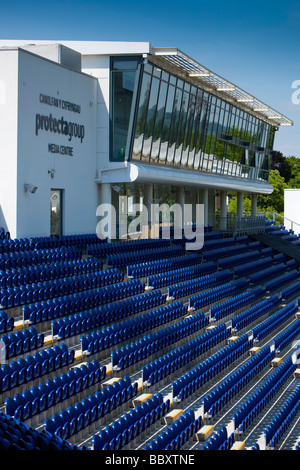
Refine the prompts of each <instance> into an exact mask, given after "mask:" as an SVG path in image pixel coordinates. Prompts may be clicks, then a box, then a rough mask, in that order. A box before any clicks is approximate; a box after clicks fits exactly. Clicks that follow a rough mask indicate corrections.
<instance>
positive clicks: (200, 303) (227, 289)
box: [188, 277, 249, 310]
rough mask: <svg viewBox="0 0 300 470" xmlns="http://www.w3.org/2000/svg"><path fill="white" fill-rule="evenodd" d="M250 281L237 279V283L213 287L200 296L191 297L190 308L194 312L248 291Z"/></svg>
mask: <svg viewBox="0 0 300 470" xmlns="http://www.w3.org/2000/svg"><path fill="white" fill-rule="evenodd" d="M248 285H249V281H248V280H247V279H246V278H244V277H243V278H241V279H237V280H235V281H231V282H228V283H226V284H222V285H221V286H217V287H213V288H212V289H209V290H207V291H205V292H201V293H200V294H196V295H193V296H192V297H189V299H188V300H189V307H190V308H191V309H194V310H198V309H199V308H202V307H205V306H206V305H210V304H212V303H214V302H217V301H218V300H221V299H224V298H225V297H230V296H231V295H233V294H234V293H237V292H239V291H241V290H243V289H246V288H247V286H248Z"/></svg>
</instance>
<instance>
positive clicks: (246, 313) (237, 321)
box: [230, 294, 281, 331]
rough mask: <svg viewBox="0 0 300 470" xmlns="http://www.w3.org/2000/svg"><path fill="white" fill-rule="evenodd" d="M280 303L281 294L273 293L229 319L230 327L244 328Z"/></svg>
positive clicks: (237, 329)
mask: <svg viewBox="0 0 300 470" xmlns="http://www.w3.org/2000/svg"><path fill="white" fill-rule="evenodd" d="M280 304H281V296H280V295H279V294H274V295H272V296H271V297H269V298H267V299H264V300H262V301H260V302H258V303H256V304H255V305H252V306H251V307H249V308H247V309H246V310H243V311H242V312H240V313H238V314H237V315H235V316H234V317H232V318H231V319H230V322H231V327H232V329H235V330H236V331H239V330H241V329H243V328H245V327H246V326H247V325H249V324H250V323H253V322H254V321H255V320H257V319H258V318H260V317H261V316H263V315H265V314H266V313H268V312H270V311H271V310H273V309H274V308H275V307H277V306H278V305H280Z"/></svg>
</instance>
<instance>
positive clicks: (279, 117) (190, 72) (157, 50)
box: [149, 47, 294, 126]
mask: <svg viewBox="0 0 300 470" xmlns="http://www.w3.org/2000/svg"><path fill="white" fill-rule="evenodd" d="M149 57H152V58H155V59H156V61H157V62H158V64H159V63H160V62H161V64H163V63H165V64H166V65H168V66H169V67H171V68H176V69H177V70H178V71H180V72H181V73H182V74H183V75H184V76H185V77H186V78H189V79H191V80H193V81H196V82H198V84H199V86H200V87H202V88H204V89H206V90H208V91H210V92H212V93H214V94H215V95H217V96H219V97H220V98H223V99H225V100H227V101H230V102H231V103H234V104H235V105H236V106H239V107H241V108H243V109H245V110H247V111H248V112H250V113H251V114H254V115H256V116H257V117H258V118H259V119H263V120H264V121H267V122H268V123H269V124H271V125H273V126H293V124H294V123H293V121H292V120H291V119H289V118H287V117H286V116H284V115H283V114H281V113H279V112H278V111H275V110H274V109H273V108H271V107H270V106H268V105H266V104H265V103H263V102H262V101H260V100H259V99H257V98H255V97H254V96H253V95H251V94H250V93H248V92H246V91H244V90H243V89H242V88H240V87H238V86H237V85H235V84H233V83H231V82H229V81H228V80H226V79H225V78H223V77H221V76H220V75H218V74H216V73H214V72H212V71H211V70H209V69H208V68H207V67H204V66H203V65H201V64H199V63H198V62H197V61H195V60H194V59H192V58H190V57H189V56H188V55H186V54H184V53H183V52H182V51H180V50H179V49H177V48H174V47H165V48H164V47H152V48H151V55H150V56H149Z"/></svg>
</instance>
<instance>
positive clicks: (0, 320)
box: [0, 310, 15, 334]
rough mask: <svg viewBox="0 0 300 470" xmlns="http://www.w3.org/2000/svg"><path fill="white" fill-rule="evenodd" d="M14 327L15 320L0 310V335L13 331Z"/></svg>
mask: <svg viewBox="0 0 300 470" xmlns="http://www.w3.org/2000/svg"><path fill="white" fill-rule="evenodd" d="M14 326H15V319H14V317H12V316H8V314H7V312H5V311H4V310H0V334H2V333H9V332H10V331H13V329H14Z"/></svg>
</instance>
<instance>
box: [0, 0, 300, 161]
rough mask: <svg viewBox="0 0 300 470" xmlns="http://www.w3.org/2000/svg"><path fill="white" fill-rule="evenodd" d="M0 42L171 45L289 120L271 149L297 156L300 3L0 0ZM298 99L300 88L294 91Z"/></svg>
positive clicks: (299, 132) (299, 152)
mask: <svg viewBox="0 0 300 470" xmlns="http://www.w3.org/2000/svg"><path fill="white" fill-rule="evenodd" d="M0 7H1V9H0V12H1V13H0V38H1V39H30V40H33V39H44V40H45V39H46V40H47V39H49V40H50V39H51V40H53V39H55V40H56V39H61V40H81V41H84V40H87V41H93V40H94V41H101V40H103V41H108V40H111V41H149V42H150V43H151V44H152V45H153V46H156V47H160V46H174V47H178V48H179V49H181V50H182V51H183V52H185V53H186V54H187V55H189V56H191V57H192V58H194V59H195V60H197V61H198V62H200V63H201V64H203V65H205V66H206V67H208V68H210V69H211V70H213V71H214V72H216V73H218V74H219V75H221V76H223V77H224V78H226V79H228V80H230V81H232V82H233V83H235V84H236V85H238V86H239V87H241V88H243V89H244V90H246V91H248V92H249V93H252V94H253V95H254V96H256V97H257V98H259V99H260V100H262V101H263V102H265V103H266V104H268V105H270V106H272V107H273V108H274V109H276V110H277V111H279V112H281V113H282V114H284V115H286V116H287V117H289V118H290V119H292V120H293V121H294V126H293V127H292V128H291V127H282V128H281V129H280V130H279V132H278V133H277V135H276V140H275V149H276V150H280V151H281V152H282V153H283V154H284V155H286V156H289V155H295V156H298V157H300V104H296V103H293V102H292V94H293V92H295V91H296V90H295V89H293V88H292V83H293V82H294V81H295V80H299V84H300V60H299V55H300V51H299V44H300V28H299V24H300V2H298V1H294V0H290V1H289V2H287V1H285V2H284V1H282V0H281V1H277V0H260V1H258V0H252V1H251V2H242V1H230V0H228V1H227V2H223V1H222V2H221V1H219V0H214V1H213V2H210V3H209V2H207V1H202V0H198V1H194V0H185V1H181V2H179V1H177V0H173V1H170V0H167V1H162V0H151V1H148V2H145V1H136V0H134V1H127V2H126V1H124V0H123V1H119V0H112V1H108V0H106V1H102V0H87V1H83V0H73V1H70V0H69V1H65V0H62V1H58V0H52V1H51V2H47V1H45V2H41V1H40V0H39V1H30V0H27V1H25V2H24V0H15V1H14V2H4V1H3V0H0ZM298 97H299V98H300V87H299V94H298Z"/></svg>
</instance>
